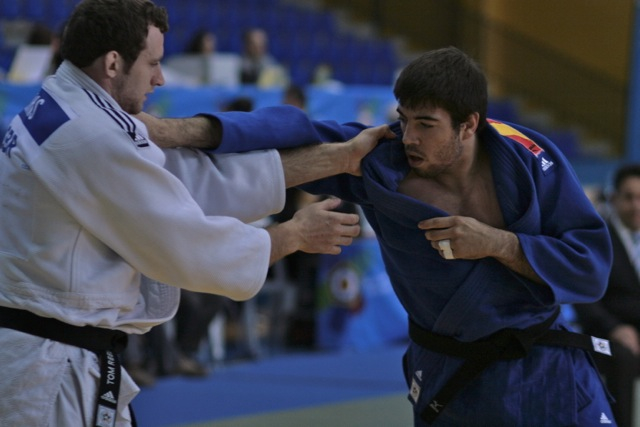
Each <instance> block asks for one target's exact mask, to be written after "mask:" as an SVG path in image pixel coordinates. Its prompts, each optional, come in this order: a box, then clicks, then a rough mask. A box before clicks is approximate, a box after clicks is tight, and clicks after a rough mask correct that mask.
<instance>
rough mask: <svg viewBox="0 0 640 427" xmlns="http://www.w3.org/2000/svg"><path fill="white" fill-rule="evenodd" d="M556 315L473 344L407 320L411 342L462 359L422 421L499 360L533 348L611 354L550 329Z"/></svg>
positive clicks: (604, 345)
mask: <svg viewBox="0 0 640 427" xmlns="http://www.w3.org/2000/svg"><path fill="white" fill-rule="evenodd" d="M559 314H560V309H559V308H558V309H557V310H556V311H555V312H554V313H553V315H552V316H551V317H549V318H548V319H547V320H545V321H544V322H541V323H538V324H536V325H533V326H530V327H528V328H526V329H514V328H506V329H501V330H499V331H497V332H495V333H493V334H491V335H489V336H488V337H487V338H483V339H481V340H478V341H473V342H463V341H458V340H456V339H455V338H451V337H447V336H444V335H438V334H435V333H433V332H430V331H427V330H426V329H423V328H421V327H420V326H418V325H417V324H416V323H415V322H414V321H413V320H411V319H409V337H410V338H411V340H412V341H413V342H415V343H416V344H418V345H419V346H421V347H423V348H425V349H427V350H431V351H434V352H436V353H441V354H446V355H448V356H453V357H458V358H461V359H465V361H464V363H463V364H462V366H460V368H459V369H458V370H457V371H456V372H455V373H454V374H453V376H452V377H451V378H450V379H449V381H448V382H447V383H445V385H444V386H443V387H442V388H441V389H440V391H439V392H438V393H436V395H435V396H434V397H433V399H431V401H430V402H429V404H428V405H427V407H426V408H425V409H424V410H423V411H422V413H421V414H420V416H421V418H422V419H423V420H424V421H425V422H426V423H427V424H431V423H432V422H433V421H434V420H435V419H436V417H437V416H438V415H440V414H441V413H442V411H443V410H444V408H445V407H446V406H447V404H448V403H449V402H450V401H451V400H452V399H453V397H454V395H455V394H456V393H457V392H459V391H460V390H461V389H462V388H463V387H464V386H466V385H467V384H468V383H469V382H470V381H471V380H473V379H474V378H475V377H477V376H478V375H480V373H481V372H482V371H483V370H485V369H486V368H488V367H489V366H490V365H491V364H492V363H494V362H497V361H498V360H512V359H521V358H523V357H525V356H527V354H528V353H529V350H530V349H531V347H532V346H533V345H549V346H565V347H577V348H582V349H584V350H589V351H597V352H599V353H604V354H608V355H611V352H610V350H609V342H608V341H607V340H604V339H601V338H595V337H592V336H590V335H585V334H580V333H576V332H570V331H566V330H550V329H549V328H550V327H551V325H552V324H553V322H554V321H555V320H556V318H557V317H558V315H559Z"/></svg>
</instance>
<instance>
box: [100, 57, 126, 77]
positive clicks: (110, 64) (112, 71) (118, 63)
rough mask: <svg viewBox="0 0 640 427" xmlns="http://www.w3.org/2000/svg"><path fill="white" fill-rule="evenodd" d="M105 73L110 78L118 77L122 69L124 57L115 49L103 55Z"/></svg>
mask: <svg viewBox="0 0 640 427" xmlns="http://www.w3.org/2000/svg"><path fill="white" fill-rule="evenodd" d="M102 58H103V59H102V60H103V64H102V66H103V67H104V73H105V74H106V75H107V76H109V77H110V78H114V77H116V76H117V75H118V74H119V73H120V72H121V71H122V57H121V56H120V54H119V53H118V52H116V51H115V50H111V51H109V52H107V53H106V54H104V56H103V57H102Z"/></svg>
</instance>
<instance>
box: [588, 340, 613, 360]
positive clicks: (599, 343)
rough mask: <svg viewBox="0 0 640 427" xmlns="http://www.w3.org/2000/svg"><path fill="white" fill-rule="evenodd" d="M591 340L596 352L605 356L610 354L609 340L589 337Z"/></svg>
mask: <svg viewBox="0 0 640 427" xmlns="http://www.w3.org/2000/svg"><path fill="white" fill-rule="evenodd" d="M591 342H592V343H593V350H594V351H597V352H598V353H602V354H606V355H607V356H611V347H609V340H605V339H602V338H597V337H591Z"/></svg>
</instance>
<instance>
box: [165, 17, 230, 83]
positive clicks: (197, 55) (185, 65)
mask: <svg viewBox="0 0 640 427" xmlns="http://www.w3.org/2000/svg"><path fill="white" fill-rule="evenodd" d="M164 70H165V74H168V75H167V76H165V77H166V78H167V80H168V83H173V84H179V83H186V84H197V85H221V86H236V85H238V84H240V80H239V72H240V56H239V55H237V54H235V53H228V52H218V51H217V37H216V35H215V34H214V33H213V32H211V31H207V30H200V31H198V32H196V33H195V34H194V35H193V37H192V38H191V40H190V41H189V43H188V44H187V47H186V49H185V51H184V53H183V54H179V55H174V56H172V57H171V58H168V59H167V61H166V63H165V66H164Z"/></svg>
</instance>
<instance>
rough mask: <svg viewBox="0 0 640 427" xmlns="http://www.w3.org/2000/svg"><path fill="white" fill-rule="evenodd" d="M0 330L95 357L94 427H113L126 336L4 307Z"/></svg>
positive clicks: (2, 308)
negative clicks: (97, 382)
mask: <svg viewBox="0 0 640 427" xmlns="http://www.w3.org/2000/svg"><path fill="white" fill-rule="evenodd" d="M0 327H5V328H10V329H15V330H17V331H20V332H25V333H27V334H31V335H36V336H39V337H42V338H48V339H51V340H54V341H58V342H61V343H64V344H69V345H73V346H75V347H81V348H84V349H87V350H91V351H93V352H94V353H96V354H97V355H98V357H99V358H100V388H99V390H98V400H97V403H96V414H95V426H96V427H113V426H114V425H115V421H116V409H117V406H118V394H119V392H120V374H121V372H120V360H119V359H118V356H117V354H118V353H121V352H122V351H123V350H124V349H125V348H126V347H127V340H128V336H127V334H126V333H124V332H122V331H116V330H112V329H105V328H96V327H93V326H74V325H70V324H68V323H64V322H61V321H59V320H57V319H52V318H47V317H41V316H38V315H36V314H33V313H31V312H30V311H26V310H20V309H15V308H8V307H0ZM130 410H131V409H130ZM131 417H132V420H133V425H134V426H135V425H136V423H135V417H134V415H133V410H131Z"/></svg>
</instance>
